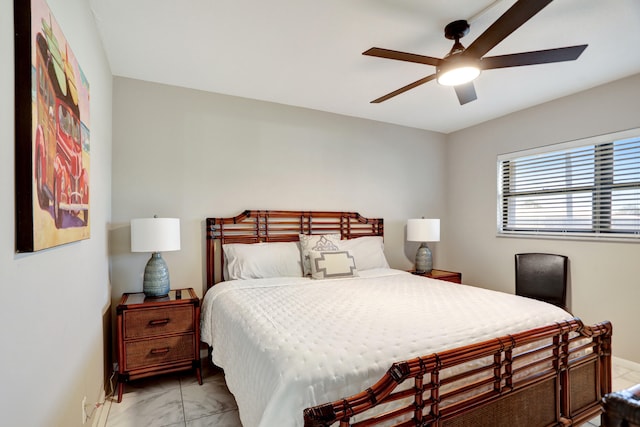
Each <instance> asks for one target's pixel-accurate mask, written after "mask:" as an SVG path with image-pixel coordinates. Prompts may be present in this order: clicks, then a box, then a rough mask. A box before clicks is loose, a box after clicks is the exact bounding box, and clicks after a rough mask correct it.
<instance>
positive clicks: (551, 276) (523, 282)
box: [516, 253, 568, 310]
mask: <svg viewBox="0 0 640 427" xmlns="http://www.w3.org/2000/svg"><path fill="white" fill-rule="evenodd" d="M567 263H568V258H567V257H566V256H564V255H554V254H540V253H525V254H516V295H521V296H524V297H529V298H535V299H538V300H541V301H545V302H548V303H551V304H554V305H557V306H559V307H562V308H564V309H565V310H566V308H567Z"/></svg>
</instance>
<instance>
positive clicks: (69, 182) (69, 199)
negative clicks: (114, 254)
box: [14, 0, 90, 252]
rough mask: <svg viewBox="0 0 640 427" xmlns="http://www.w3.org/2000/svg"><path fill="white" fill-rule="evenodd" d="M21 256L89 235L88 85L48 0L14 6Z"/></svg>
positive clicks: (20, 0) (17, 1) (17, 2)
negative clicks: (24, 253)
mask: <svg viewBox="0 0 640 427" xmlns="http://www.w3.org/2000/svg"><path fill="white" fill-rule="evenodd" d="M14 22H15V116H16V118H15V127H16V129H15V134H16V140H15V157H16V161H15V168H16V173H15V180H16V251H17V252H33V251H38V250H41V249H46V248H50V247H53V246H58V245H62V244H65V243H70V242H74V241H78V240H82V239H88V238H89V237H90V224H89V210H90V209H89V194H90V191H89V160H90V159H89V157H90V156H89V153H90V150H89V148H90V143H89V140H90V137H89V136H90V132H89V83H88V81H87V79H86V77H85V75H84V74H83V72H82V69H81V68H80V64H78V61H77V59H76V57H75V56H74V54H73V51H72V49H71V46H69V43H68V41H67V39H66V37H65V36H64V33H63V32H62V29H61V28H60V26H59V25H58V23H57V22H56V20H55V18H54V16H53V14H52V13H51V10H50V9H49V6H48V5H47V3H46V1H45V0H26V1H25V0H15V1H14Z"/></svg>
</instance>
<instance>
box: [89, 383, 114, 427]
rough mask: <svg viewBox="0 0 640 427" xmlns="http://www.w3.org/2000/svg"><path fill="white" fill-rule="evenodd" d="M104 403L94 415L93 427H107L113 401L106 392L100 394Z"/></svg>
mask: <svg viewBox="0 0 640 427" xmlns="http://www.w3.org/2000/svg"><path fill="white" fill-rule="evenodd" d="M98 400H99V401H100V402H104V403H102V404H101V405H100V406H98V407H97V408H96V410H95V413H94V414H93V417H92V418H93V422H92V423H91V427H105V426H106V425H107V416H108V415H109V408H110V407H111V399H107V398H106V395H105V392H104V390H102V392H101V393H100V399H98Z"/></svg>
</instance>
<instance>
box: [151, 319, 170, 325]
mask: <svg viewBox="0 0 640 427" xmlns="http://www.w3.org/2000/svg"><path fill="white" fill-rule="evenodd" d="M167 323H169V319H159V320H150V321H149V326H161V325H166V324H167Z"/></svg>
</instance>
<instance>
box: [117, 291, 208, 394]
mask: <svg viewBox="0 0 640 427" xmlns="http://www.w3.org/2000/svg"><path fill="white" fill-rule="evenodd" d="M116 314H117V335H118V402H120V401H122V392H123V390H124V383H125V382H127V381H129V380H135V379H138V378H144V377H148V376H152V375H157V374H161V373H168V372H177V371H184V370H194V371H195V374H196V377H197V378H198V383H199V384H200V385H202V376H201V373H200V299H199V298H198V296H197V295H196V293H195V292H194V290H193V289H191V288H188V289H173V290H171V291H170V292H169V295H168V296H166V297H160V298H147V297H145V295H144V294H143V293H142V292H138V293H125V294H123V295H122V299H121V300H120V304H118V307H117V308H116Z"/></svg>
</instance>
